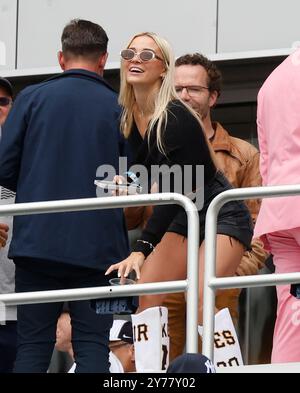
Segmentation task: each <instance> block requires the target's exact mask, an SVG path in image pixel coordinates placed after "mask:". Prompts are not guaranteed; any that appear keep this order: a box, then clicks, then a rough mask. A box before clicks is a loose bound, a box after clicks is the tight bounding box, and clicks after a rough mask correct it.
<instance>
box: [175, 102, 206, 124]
mask: <svg viewBox="0 0 300 393" xmlns="http://www.w3.org/2000/svg"><path fill="white" fill-rule="evenodd" d="M168 115H171V116H169V120H172V118H173V119H177V120H179V121H180V120H184V121H187V122H195V123H198V125H199V122H198V120H197V119H196V118H195V116H194V115H193V114H192V112H191V111H190V110H189V109H188V107H187V106H186V105H185V104H184V103H183V102H182V101H180V100H173V101H171V102H170V103H169V105H168Z"/></svg>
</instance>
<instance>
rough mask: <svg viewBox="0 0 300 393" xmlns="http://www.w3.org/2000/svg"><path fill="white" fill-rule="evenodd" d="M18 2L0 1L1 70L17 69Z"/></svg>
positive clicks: (13, 0)
mask: <svg viewBox="0 0 300 393" xmlns="http://www.w3.org/2000/svg"><path fill="white" fill-rule="evenodd" d="M16 23H17V0H0V70H1V69H11V68H15V53H16Z"/></svg>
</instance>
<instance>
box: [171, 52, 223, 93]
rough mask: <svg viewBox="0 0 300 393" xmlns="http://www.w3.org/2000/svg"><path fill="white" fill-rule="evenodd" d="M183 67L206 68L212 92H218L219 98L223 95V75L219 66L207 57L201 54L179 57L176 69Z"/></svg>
mask: <svg viewBox="0 0 300 393" xmlns="http://www.w3.org/2000/svg"><path fill="white" fill-rule="evenodd" d="M182 65H200V66H202V67H203V68H205V70H206V72H207V74H208V87H209V90H210V91H216V92H217V93H218V96H219V95H220V93H221V87H222V75H221V72H220V71H219V69H218V68H217V66H216V65H215V64H214V63H213V62H212V61H211V60H209V59H208V58H207V57H205V56H203V55H201V54H200V53H193V54H187V55H184V56H181V57H178V59H176V61H175V67H179V66H182Z"/></svg>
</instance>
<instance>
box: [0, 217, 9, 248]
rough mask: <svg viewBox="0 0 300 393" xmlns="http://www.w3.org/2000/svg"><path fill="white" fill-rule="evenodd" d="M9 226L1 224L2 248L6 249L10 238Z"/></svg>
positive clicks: (0, 241) (0, 244)
mask: <svg viewBox="0 0 300 393" xmlns="http://www.w3.org/2000/svg"><path fill="white" fill-rule="evenodd" d="M8 229H9V227H8V225H6V224H1V223H0V248H1V247H5V245H6V242H7V238H8Z"/></svg>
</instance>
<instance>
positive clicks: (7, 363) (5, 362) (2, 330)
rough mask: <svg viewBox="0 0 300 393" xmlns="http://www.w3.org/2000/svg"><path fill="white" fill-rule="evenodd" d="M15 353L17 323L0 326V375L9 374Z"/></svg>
mask: <svg viewBox="0 0 300 393" xmlns="http://www.w3.org/2000/svg"><path fill="white" fill-rule="evenodd" d="M16 352H17V321H7V322H6V325H1V324H0V373H11V372H12V371H13V367H14V362H15V359H16Z"/></svg>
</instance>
